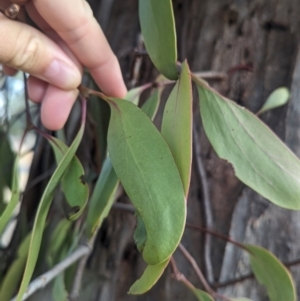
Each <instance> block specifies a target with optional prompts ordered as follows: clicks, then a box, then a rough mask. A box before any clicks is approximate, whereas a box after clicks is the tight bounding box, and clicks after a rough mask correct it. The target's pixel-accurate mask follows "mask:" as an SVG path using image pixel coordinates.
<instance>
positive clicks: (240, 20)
mask: <svg viewBox="0 0 300 301" xmlns="http://www.w3.org/2000/svg"><path fill="white" fill-rule="evenodd" d="M90 3H91V5H92V8H93V10H94V14H95V16H96V17H97V18H98V20H99V22H100V23H101V25H102V28H103V29H104V31H105V33H106V35H107V37H108V40H109V42H110V44H111V46H112V48H113V50H114V51H115V53H116V55H117V56H118V58H119V59H120V62H121V66H122V69H123V74H124V76H125V79H126V81H127V83H128V84H130V83H132V82H133V79H134V80H136V81H137V83H138V84H142V83H145V82H147V81H151V80H153V79H154V78H155V76H156V75H157V71H156V70H155V69H154V67H153V66H152V65H151V63H150V61H149V59H148V58H147V57H143V58H142V65H141V68H140V69H139V76H138V78H132V69H133V65H134V63H135V61H136V58H135V57H134V49H136V48H139V47H140V29H139V23H138V15H137V8H138V1H137V0H126V1H124V0H101V1H100V0H90ZM174 9H175V15H176V24H177V36H178V51H179V60H181V61H182V60H184V59H185V58H187V59H188V62H189V64H190V68H191V70H192V71H194V72H199V71H216V72H224V73H226V74H227V76H226V78H225V79H223V80H221V81H220V80H218V79H216V80H212V81H211V82H210V83H211V85H212V86H213V87H214V88H216V89H217V90H218V91H219V92H220V93H221V94H222V95H224V96H226V97H228V98H230V99H232V100H234V101H236V102H237V103H238V104H240V105H242V106H245V107H247V108H248V109H250V110H251V111H252V112H257V111H258V110H259V108H260V107H261V106H262V104H263V103H264V101H265V100H266V98H267V96H268V95H269V94H270V93H271V92H272V91H273V90H274V89H276V88H278V87H281V86H287V87H289V88H291V92H292V96H291V99H290V101H289V103H288V105H286V106H284V107H281V108H279V109H275V110H272V111H269V112H267V113H265V114H263V115H262V119H263V121H264V122H266V123H267V124H268V125H269V126H270V127H271V128H272V129H273V130H274V132H275V133H276V134H277V135H278V136H279V137H280V138H281V139H282V140H284V141H285V142H286V143H287V144H288V146H289V147H290V148H291V149H292V150H293V151H294V152H295V153H296V154H297V155H298V156H300V129H299V127H300V97H299V96H300V84H299V83H300V53H298V42H299V28H300V24H299V22H300V18H299V15H300V6H299V1H297V0H253V1H240V0H222V1H213V0H202V1H199V0H175V1H174ZM99 52H101V49H99ZM194 113H195V117H194V137H195V139H194V146H195V147H194V149H195V151H194V158H193V170H192V182H191V188H190V193H189V197H188V216H187V222H188V223H189V224H192V225H195V226H204V227H209V228H210V229H212V230H213V231H215V232H218V233H220V234H223V235H230V236H231V237H232V238H233V239H235V240H237V241H239V242H247V243H253V244H258V245H260V246H263V247H265V248H268V249H269V250H270V251H272V252H273V253H274V254H276V256H278V257H279V258H280V259H281V260H282V261H283V262H290V261H292V260H295V259H298V258H299V257H300V245H299V242H298V239H297V238H298V237H299V234H300V233H299V232H300V228H299V225H298V224H297V222H298V219H299V213H298V212H293V211H288V210H284V209H281V208H279V207H276V206H275V205H273V204H271V203H270V202H268V201H267V200H265V199H263V198H262V197H261V196H259V195H258V194H256V193H254V192H253V191H252V190H251V189H249V188H247V187H246V186H245V185H244V184H242V183H241V182H240V181H239V180H238V179H237V178H236V177H235V176H234V171H233V169H232V167H231V165H230V164H229V163H227V162H225V161H224V160H221V159H219V158H218V157H217V155H216V154H215V152H214V151H213V149H212V147H211V145H210V143H209V142H208V140H207V138H206V136H205V134H204V131H203V127H202V124H201V120H200V117H199V107H198V100H197V96H196V94H195V101H194ZM157 123H158V124H159V116H158V118H157ZM253 156H255V153H253ZM249 159H250V160H251V158H249ZM202 163H203V167H202ZM203 171H204V172H203ZM206 192H208V193H206ZM118 202H123V203H128V202H129V200H128V199H127V197H126V196H124V195H122V196H121V197H120V198H119V200H118ZM134 229H135V218H134V216H133V214H132V213H130V212H127V211H124V210H118V209H113V210H112V212H111V213H110V215H109V217H108V218H107V219H106V221H105V223H104V225H103V227H102V229H101V231H100V233H99V235H98V237H97V241H96V246H95V250H94V252H93V254H92V256H91V258H90V259H89V261H88V264H87V269H86V274H85V277H84V283H83V290H82V295H81V297H80V299H79V300H86V301H88V300H91V301H96V300H97V301H107V300H110V301H118V300H122V301H126V300H128V301H129V300H130V301H134V300H143V301H146V300H164V301H168V300H172V301H175V300H178V301H179V300H195V297H194V296H193V295H192V294H191V293H190V292H189V291H188V290H187V289H186V288H185V287H184V286H183V285H182V284H181V283H178V282H177V281H176V280H175V279H173V278H172V273H171V272H172V271H171V268H170V267H168V268H167V269H166V271H165V273H164V275H163V277H162V278H161V279H160V280H159V282H158V283H157V284H156V285H155V286H154V288H153V289H151V290H150V291H149V292H148V293H146V294H145V295H142V296H132V295H128V294H127V291H128V289H129V287H130V286H131V285H132V284H133V282H134V281H135V280H136V279H137V278H139V277H140V276H141V274H142V272H143V270H144V268H145V264H144V263H143V260H142V258H141V256H140V254H139V253H138V251H137V249H136V247H135V244H134V241H133V232H134ZM182 244H183V245H184V246H185V247H186V248H187V250H188V251H189V252H190V253H191V254H192V256H193V257H194V258H195V260H196V261H197V263H198V264H199V266H200V268H201V269H202V270H203V271H204V273H205V275H206V277H207V279H208V280H209V281H210V282H211V283H212V284H217V285H218V284H219V285H220V284H222V283H223V284H224V283H225V284H226V282H228V281H229V280H233V279H236V278H238V277H240V276H242V275H247V274H248V273H249V272H250V269H249V264H248V258H247V255H246V254H244V253H243V252H242V251H241V250H239V249H237V248H236V247H235V246H233V245H232V244H230V243H227V242H226V241H223V240H220V239H219V238H217V237H209V236H208V235H207V234H204V233H201V232H198V231H195V230H193V229H191V228H188V227H187V228H186V231H185V233H184V237H183V240H182ZM174 258H175V260H176V263H177V265H178V268H179V270H180V271H181V272H182V273H183V274H184V275H185V276H186V277H187V278H188V279H189V280H190V281H191V282H192V283H193V284H194V285H195V286H196V287H199V288H201V287H202V286H201V283H200V282H199V279H198V278H197V276H196V274H195V272H194V271H193V269H192V267H191V266H190V265H189V263H188V262H187V261H186V259H185V258H184V257H183V256H182V254H181V253H180V252H179V251H176V253H175V255H174ZM292 272H293V276H294V277H295V282H296V283H300V269H299V268H298V267H297V266H295V267H293V268H292ZM218 290H219V292H221V293H223V294H225V295H227V296H231V297H237V296H244V297H248V298H251V299H253V300H256V301H263V300H267V296H266V292H265V290H264V289H263V288H262V287H261V286H260V285H258V284H257V282H256V281H255V280H253V279H252V278H249V279H247V280H244V281H240V282H237V283H234V284H232V285H226V286H222V287H220V288H219V289H218Z"/></svg>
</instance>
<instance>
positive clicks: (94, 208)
mask: <svg viewBox="0 0 300 301" xmlns="http://www.w3.org/2000/svg"><path fill="white" fill-rule="evenodd" d="M118 184H119V180H118V177H117V175H116V173H115V171H114V169H113V167H112V164H111V160H110V158H109V157H108V158H106V160H105V161H104V164H103V167H102V170H101V174H100V176H99V178H98V180H97V183H96V185H95V188H94V191H93V194H92V196H91V199H90V204H89V209H88V215H87V236H88V237H89V238H91V237H92V236H93V234H94V233H95V231H96V230H97V229H98V228H99V227H100V226H101V224H102V222H103V220H104V218H106V216H107V215H108V213H109V211H110V208H111V206H112V204H113V202H114V199H115V198H114V196H115V193H116V190H117V188H118Z"/></svg>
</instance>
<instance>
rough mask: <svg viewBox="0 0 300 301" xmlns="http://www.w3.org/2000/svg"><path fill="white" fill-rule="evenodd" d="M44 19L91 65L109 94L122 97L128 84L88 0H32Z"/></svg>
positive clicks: (96, 79) (87, 65) (99, 82)
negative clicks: (125, 82)
mask: <svg viewBox="0 0 300 301" xmlns="http://www.w3.org/2000/svg"><path fill="white" fill-rule="evenodd" d="M33 3H34V5H35V7H36V9H37V11H38V12H39V13H40V15H41V16H42V17H43V18H44V19H45V21H46V22H47V23H48V24H49V25H50V26H51V27H52V28H53V29H54V30H55V31H56V32H57V34H58V35H59V36H60V37H61V38H62V39H63V40H64V41H65V42H66V44H67V45H68V47H69V48H70V49H71V50H72V52H73V53H74V54H75V56H76V57H77V58H78V60H79V61H80V62H81V63H82V64H83V65H84V66H85V67H87V68H88V69H89V71H90V73H91V75H92V76H93V78H94V80H95V81H96V83H97V84H98V85H99V87H100V88H101V89H102V90H103V91H104V93H106V94H107V95H109V96H114V97H123V96H124V95H125V94H126V87H125V84H124V81H123V78H122V74H121V70H120V66H119V63H118V60H117V58H116V56H115V55H114V53H113V52H112V50H111V48H110V46H109V44H108V42H107V40H106V38H105V36H104V34H103V32H102V30H101V28H100V25H99V24H98V23H97V21H96V19H95V18H94V17H93V12H92V10H91V8H90V6H89V4H88V3H87V2H86V1H85V0H51V1H48V0H33Z"/></svg>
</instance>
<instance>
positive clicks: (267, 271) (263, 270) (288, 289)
mask: <svg viewBox="0 0 300 301" xmlns="http://www.w3.org/2000/svg"><path fill="white" fill-rule="evenodd" d="M245 247H246V248H247V249H248V251H249V255H250V265H251V269H252V271H253V273H254V275H255V277H256V279H257V280H258V282H259V283H261V284H263V285H264V286H265V287H266V289H267V292H268V296H269V298H270V300H271V301H282V300H284V301H296V299H297V295H296V290H295V286H294V283H293V279H292V276H291V274H290V272H289V271H288V269H287V268H286V267H285V266H284V265H283V264H282V263H281V262H280V261H279V260H278V258H276V257H275V256H274V255H273V254H272V253H271V252H269V251H268V250H266V249H264V248H261V247H258V246H254V245H245Z"/></svg>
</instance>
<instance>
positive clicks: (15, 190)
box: [0, 157, 20, 233]
mask: <svg viewBox="0 0 300 301" xmlns="http://www.w3.org/2000/svg"><path fill="white" fill-rule="evenodd" d="M18 162H19V158H18V157H16V160H15V164H14V168H13V178H12V189H11V198H10V201H9V203H8V204H7V206H6V208H5V210H4V212H3V213H2V215H1V217H0V233H2V232H3V230H4V228H5V227H6V225H7V223H8V222H9V220H10V218H11V217H12V214H13V212H14V210H15V208H16V206H17V205H18V203H19V199H20V189H19V181H18Z"/></svg>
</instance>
